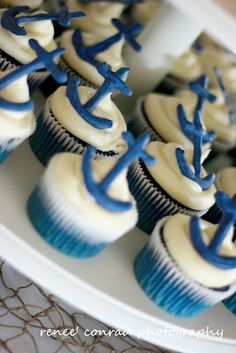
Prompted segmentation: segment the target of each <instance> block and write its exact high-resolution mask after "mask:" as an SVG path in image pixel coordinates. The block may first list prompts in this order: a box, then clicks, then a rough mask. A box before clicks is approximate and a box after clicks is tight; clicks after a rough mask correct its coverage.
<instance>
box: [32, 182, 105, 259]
mask: <svg viewBox="0 0 236 353" xmlns="http://www.w3.org/2000/svg"><path fill="white" fill-rule="evenodd" d="M48 185H49V184H48V183H47V182H46V181H45V179H44V178H43V179H42V181H41V182H40V184H39V185H38V186H37V187H36V188H35V190H34V191H33V193H32V194H31V196H30V198H29V200H28V203H27V211H28V215H29V218H30V220H31V223H32V224H33V226H34V227H35V229H36V230H37V232H38V233H39V234H40V235H41V237H42V238H43V239H44V240H45V241H46V242H47V243H48V244H50V245H51V246H53V247H54V248H55V249H57V250H59V251H60V252H62V253H63V254H65V255H68V256H72V257H76V258H81V259H86V258H89V257H92V256H95V255H97V254H98V253H99V252H100V251H102V250H103V249H104V248H105V247H106V246H107V245H108V243H104V242H97V243H95V242H94V241H91V239H93V238H94V236H93V237H92V236H91V235H90V234H87V233H86V231H85V230H84V229H82V228H81V227H80V224H79V221H78V212H75V210H74V208H73V207H72V206H71V205H70V204H68V202H65V200H64V199H63V198H62V196H60V195H59V194H58V192H56V191H55V189H54V188H53V185H50V187H49V186H48ZM89 240H90V241H89Z"/></svg>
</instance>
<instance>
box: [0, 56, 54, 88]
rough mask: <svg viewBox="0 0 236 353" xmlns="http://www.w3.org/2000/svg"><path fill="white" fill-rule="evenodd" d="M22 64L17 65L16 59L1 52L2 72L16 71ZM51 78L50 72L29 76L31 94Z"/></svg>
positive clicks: (0, 65)
mask: <svg viewBox="0 0 236 353" xmlns="http://www.w3.org/2000/svg"><path fill="white" fill-rule="evenodd" d="M20 65H21V64H20V63H16V61H15V60H14V59H11V57H10V56H9V55H7V54H6V53H5V52H3V51H2V50H0V71H6V70H10V69H16V68H18V67H19V66H20ZM48 76H49V71H48V70H41V71H37V72H33V73H31V74H29V75H28V84H29V89H30V92H31V93H32V92H34V91H35V90H36V89H37V88H38V87H39V86H40V85H41V84H42V83H43V81H45V80H46V78H47V77H48Z"/></svg>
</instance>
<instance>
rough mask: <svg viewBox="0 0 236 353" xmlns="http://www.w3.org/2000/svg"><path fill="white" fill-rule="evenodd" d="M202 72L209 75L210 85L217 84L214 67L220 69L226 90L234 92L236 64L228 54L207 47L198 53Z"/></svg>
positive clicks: (235, 87)
mask: <svg viewBox="0 0 236 353" xmlns="http://www.w3.org/2000/svg"><path fill="white" fill-rule="evenodd" d="M199 60H200V62H201V65H202V68H203V72H204V74H206V75H208V76H209V79H210V82H211V84H212V85H217V79H216V77H215V73H214V67H217V68H219V69H220V71H221V74H222V77H223V80H224V84H225V87H226V89H227V90H229V91H230V92H232V93H236V66H235V62H234V63H232V59H230V55H229V54H228V53H225V52H224V51H223V50H222V49H218V48H214V47H208V48H205V50H204V51H203V53H202V54H201V55H199Z"/></svg>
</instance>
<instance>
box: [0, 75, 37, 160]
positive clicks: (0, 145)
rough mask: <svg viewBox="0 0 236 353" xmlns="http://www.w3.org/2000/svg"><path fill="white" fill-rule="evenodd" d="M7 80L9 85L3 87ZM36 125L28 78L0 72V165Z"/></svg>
mask: <svg viewBox="0 0 236 353" xmlns="http://www.w3.org/2000/svg"><path fill="white" fill-rule="evenodd" d="M4 80H5V81H4ZM6 80H8V81H9V84H8V85H3V83H4V82H7V81H6ZM3 87H4V88H3ZM35 125H36V121H35V117H34V113H33V103H32V101H30V95H29V87H28V83H27V76H22V77H20V78H18V77H17V75H16V72H13V71H5V72H0V163H2V162H3V161H4V160H5V159H6V158H7V157H8V156H9V155H10V153H11V152H12V151H13V150H14V149H15V148H16V147H17V146H18V145H20V144H21V143H22V142H23V141H24V140H25V139H27V138H28V137H29V136H30V135H31V134H32V133H33V132H34V129H35Z"/></svg>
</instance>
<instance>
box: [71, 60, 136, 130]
mask: <svg viewBox="0 0 236 353" xmlns="http://www.w3.org/2000/svg"><path fill="white" fill-rule="evenodd" d="M96 68H97V70H98V72H99V73H100V74H101V75H102V76H103V77H104V82H103V84H102V86H101V87H100V88H99V89H98V90H97V91H96V93H95V94H94V96H93V97H92V98H90V99H89V101H88V102H87V103H86V104H84V105H83V104H81V102H80V97H79V94H78V89H77V88H78V85H79V84H80V78H79V77H77V76H72V78H71V79H70V80H69V82H68V85H67V92H66V95H67V97H68V98H69V100H70V103H71V105H72V106H73V107H74V109H75V110H76V111H77V113H78V114H79V115H80V116H81V117H82V118H83V119H84V120H85V121H86V122H87V123H88V124H90V125H92V126H93V127H95V128H97V129H109V128H111V127H112V121H111V120H109V119H105V118H101V117H97V116H95V115H93V114H92V112H93V110H94V109H95V108H96V106H97V105H98V104H99V102H100V101H101V100H103V99H104V98H105V97H106V96H107V95H108V94H111V93H112V92H114V91H120V92H121V93H123V94H124V95H126V96H130V95H131V94H132V91H131V90H130V88H129V87H128V85H127V84H126V83H125V82H124V81H123V79H124V78H125V77H126V76H127V73H128V71H129V69H128V68H124V67H123V68H121V69H119V70H117V71H116V72H113V71H112V70H111V67H110V66H109V65H108V64H106V63H103V64H101V63H100V64H98V65H97V67H96Z"/></svg>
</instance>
